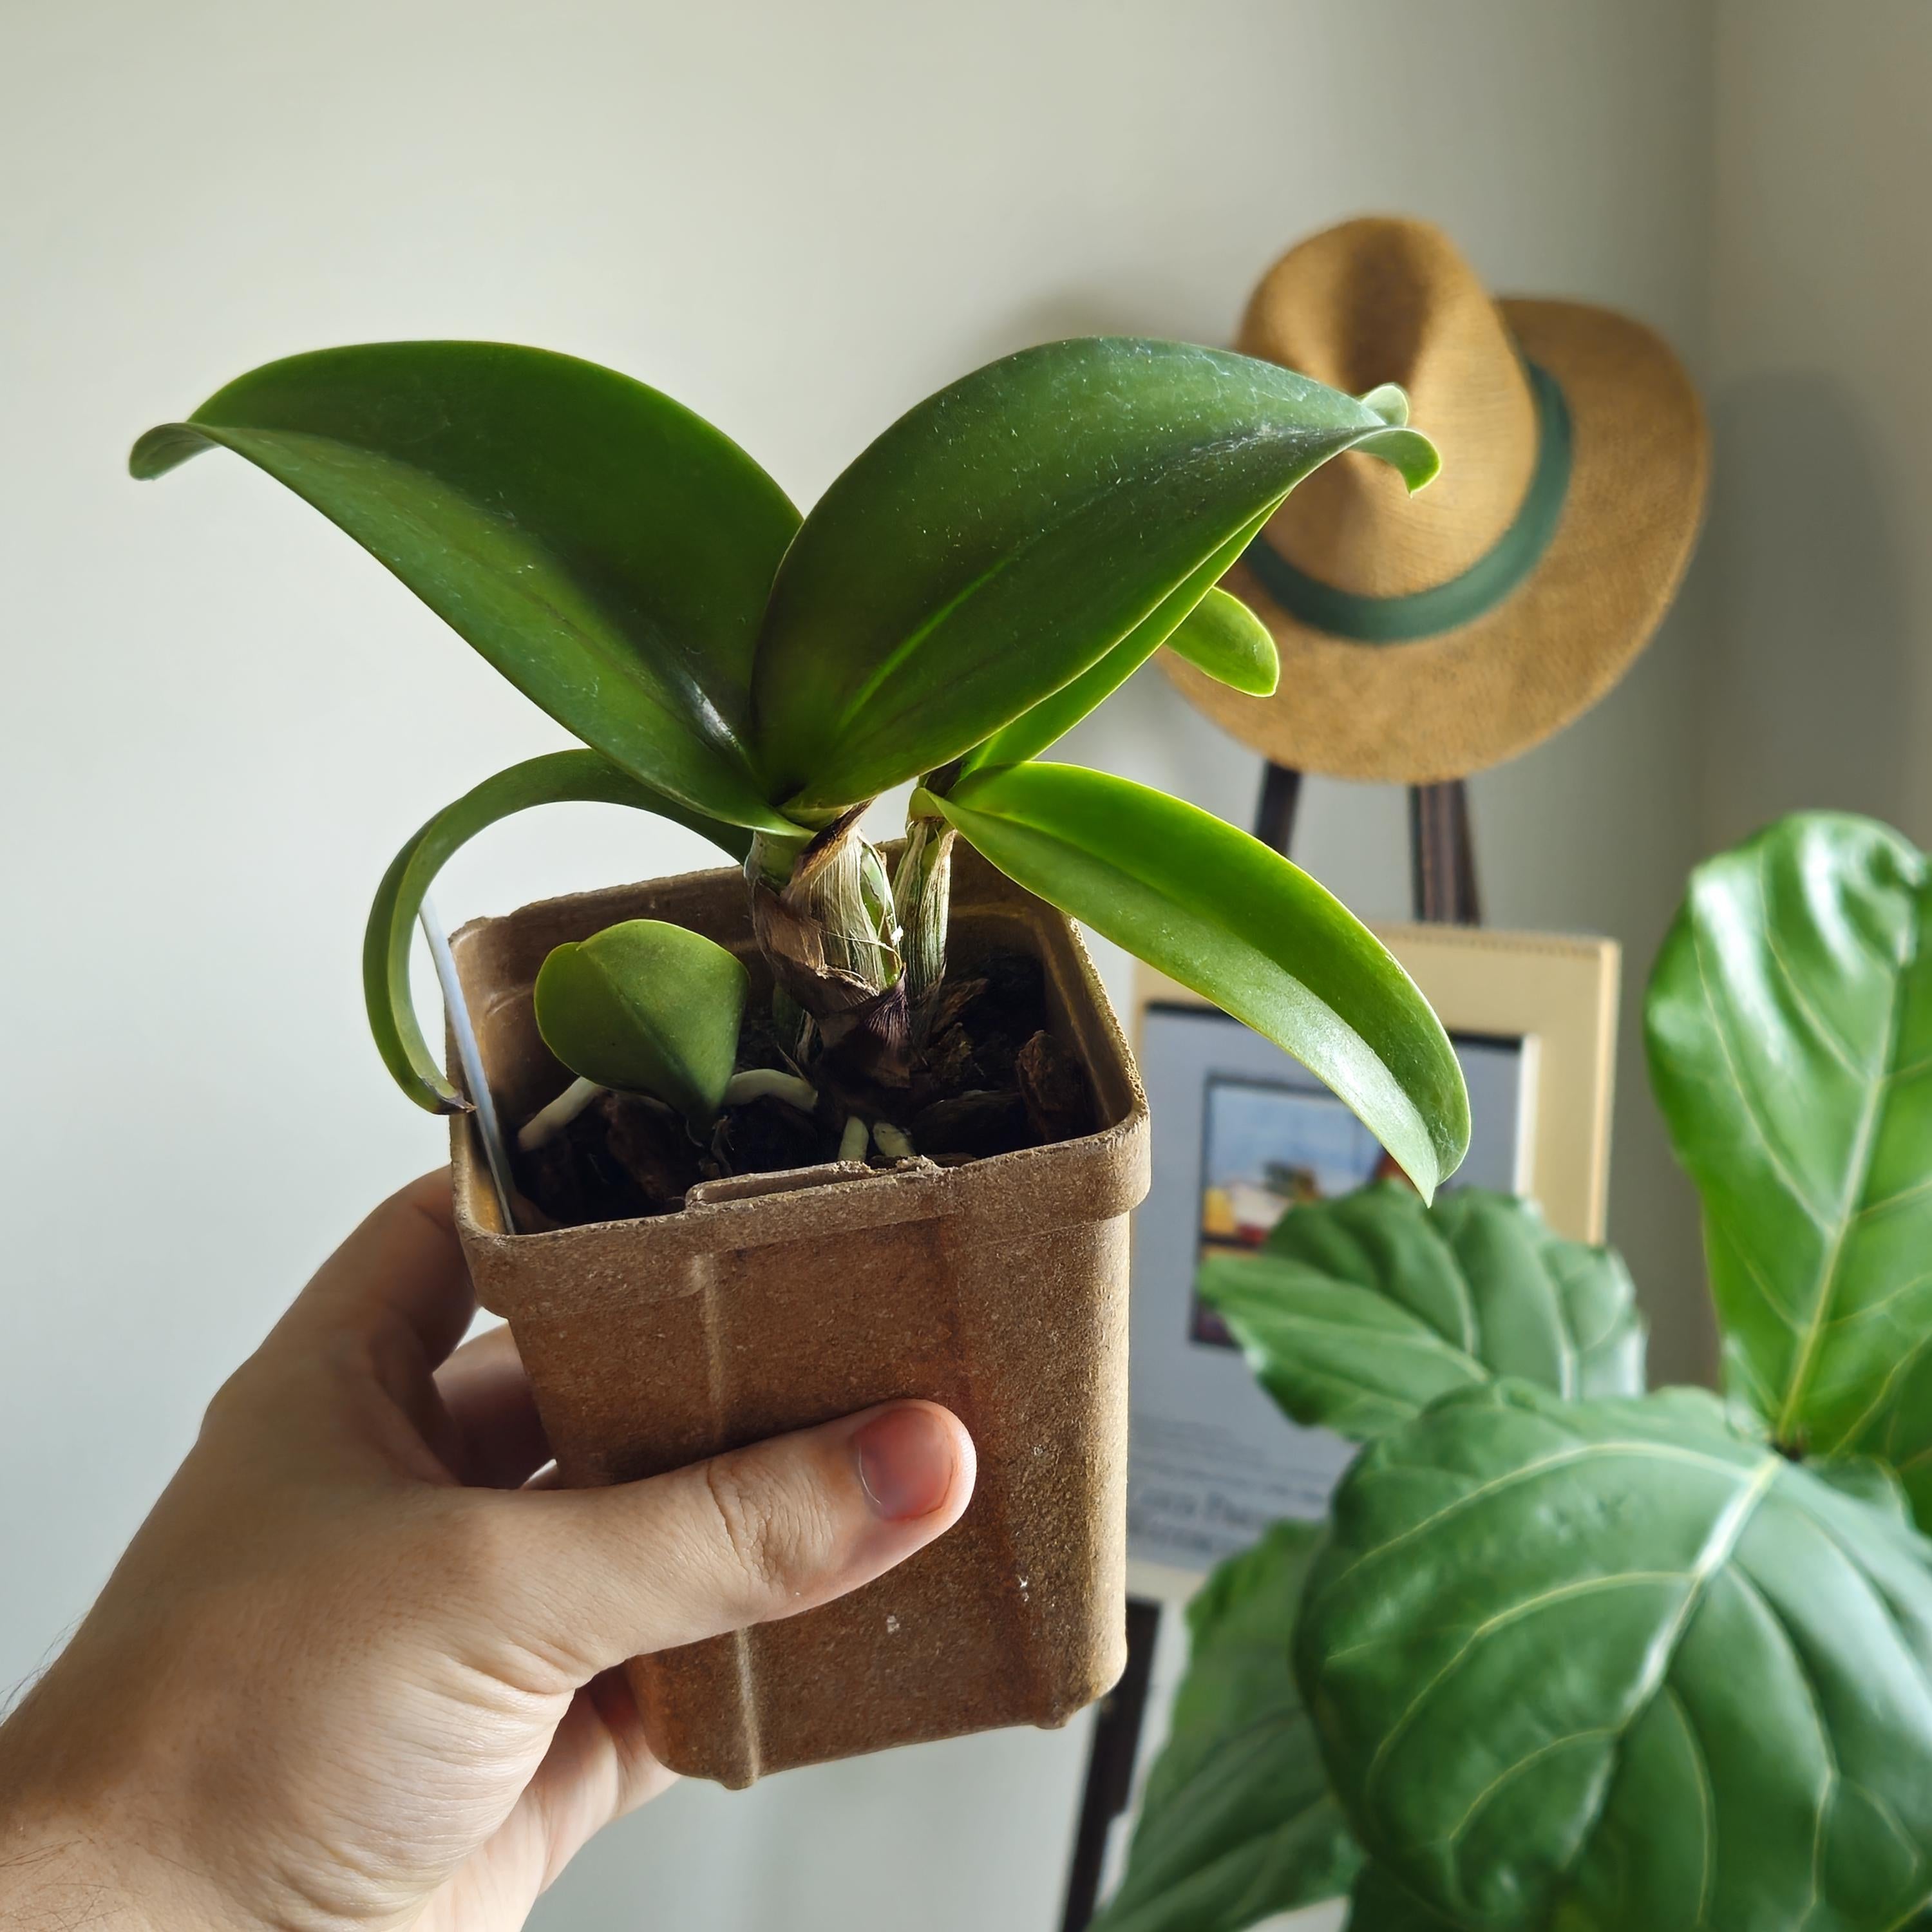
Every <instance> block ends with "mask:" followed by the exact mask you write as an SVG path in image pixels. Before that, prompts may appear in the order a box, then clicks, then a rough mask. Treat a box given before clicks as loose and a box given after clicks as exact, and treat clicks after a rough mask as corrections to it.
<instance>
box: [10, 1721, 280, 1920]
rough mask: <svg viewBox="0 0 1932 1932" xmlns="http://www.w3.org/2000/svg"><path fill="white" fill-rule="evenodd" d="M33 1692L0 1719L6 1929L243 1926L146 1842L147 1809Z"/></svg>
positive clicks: (189, 1872) (177, 1865) (182, 1869)
mask: <svg viewBox="0 0 1932 1932" xmlns="http://www.w3.org/2000/svg"><path fill="white" fill-rule="evenodd" d="M40 1703H41V1700H40V1697H39V1694H38V1693H36V1694H34V1696H32V1697H29V1698H28V1700H27V1702H26V1703H25V1704H24V1705H23V1706H22V1707H21V1709H20V1710H18V1711H17V1712H15V1713H14V1714H13V1716H12V1717H11V1718H9V1719H8V1720H7V1722H6V1723H5V1724H0V1926H5V1927H7V1929H8V1932H187V1928H189V1927H193V1928H195V1932H244V1928H243V1925H242V1921H241V1920H240V1919H239V1918H236V1917H234V1916H233V1915H230V1914H229V1913H227V1912H223V1910H221V1909H220V1903H219V1901H218V1900H217V1899H216V1898H215V1897H214V1895H213V1891H212V1888H211V1887H209V1886H208V1885H204V1884H202V1883H200V1882H198V1878H197V1874H196V1873H194V1872H193V1870H190V1869H189V1868H188V1867H187V1866H185V1865H184V1864H182V1863H181V1861H178V1860H174V1859H170V1858H168V1857H166V1855H163V1854H161V1853H160V1852H156V1851H154V1850H151V1849H149V1848H148V1845H147V1844H146V1843H145V1841H144V1839H143V1838H142V1835H141V1821H142V1815H143V1812H144V1810H145V1806H144V1804H143V1802H142V1799H141V1798H140V1797H139V1796H138V1795H137V1794H136V1793H133V1792H131V1791H130V1792H126V1793H123V1792H120V1791H118V1790H115V1789H113V1788H112V1787H111V1781H108V1782H104V1783H103V1784H102V1788H101V1789H99V1790H95V1789H93V1788H92V1783H93V1781H92V1780H90V1779H89V1778H86V1777H84V1776H83V1775H80V1767H79V1766H78V1764H77V1760H78V1759H80V1758H81V1757H83V1756H84V1755H86V1754H82V1753H80V1752H77V1751H75V1750H74V1748H72V1741H71V1738H70V1737H68V1736H67V1735H66V1733H65V1732H64V1730H63V1728H62V1726H61V1725H60V1723H59V1720H58V1714H55V1713H49V1712H46V1711H45V1710H44V1709H43V1708H39V1707H40Z"/></svg>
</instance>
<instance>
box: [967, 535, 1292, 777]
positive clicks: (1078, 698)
mask: <svg viewBox="0 0 1932 1932" xmlns="http://www.w3.org/2000/svg"><path fill="white" fill-rule="evenodd" d="M1267 520H1268V519H1267V518H1266V517H1258V518H1256V520H1255V521H1254V522H1253V523H1245V524H1244V525H1243V526H1241V529H1238V531H1236V532H1235V535H1233V536H1232V537H1231V538H1229V540H1228V541H1227V542H1226V543H1225V544H1223V545H1222V547H1220V549H1219V550H1217V551H1216V552H1215V553H1214V555H1213V556H1211V557H1210V558H1209V559H1208V561H1207V562H1205V564H1203V565H1202V566H1201V568H1199V570H1197V571H1195V573H1194V574H1193V576H1191V577H1189V578H1188V579H1187V581H1186V582H1185V583H1183V584H1182V585H1181V587H1180V588H1179V589H1178V590H1175V591H1174V592H1172V593H1171V594H1170V595H1169V596H1167V597H1166V598H1164V599H1163V601H1161V603H1160V604H1158V605H1157V607H1156V608H1155V610H1154V613H1153V615H1152V616H1148V617H1144V618H1143V619H1142V620H1141V621H1140V622H1139V623H1138V624H1137V625H1135V627H1134V628H1133V630H1131V631H1129V632H1128V634H1127V636H1126V637H1124V638H1123V639H1122V640H1121V642H1120V643H1118V644H1116V645H1115V646H1114V648H1113V649H1112V650H1111V651H1109V652H1108V653H1107V655H1106V656H1105V657H1103V658H1101V660H1100V662H1099V663H1097V664H1091V665H1089V666H1088V668H1087V669H1086V670H1084V671H1082V673H1080V675H1079V676H1078V677H1076V679H1074V680H1073V682H1072V683H1071V684H1064V685H1061V688H1059V689H1058V691H1055V693H1054V694H1053V695H1052V697H1045V698H1043V699H1041V700H1040V703H1037V704H1036V705H1034V706H1031V708H1030V709H1028V710H1025V711H1023V712H1021V713H1020V715H1019V717H1017V718H1015V719H1014V720H1013V722H1012V723H1011V724H1005V725H1002V726H1001V728H1000V729H999V730H997V731H995V733H993V735H992V736H991V737H990V738H989V739H986V742H984V743H983V744H980V745H976V746H975V747H974V748H973V750H971V751H969V752H968V753H967V754H966V756H965V759H964V760H962V769H965V770H967V771H969V772H971V771H977V770H978V769H980V767H981V766H984V765H1017V764H1019V763H1022V762H1023V761H1024V760H1026V759H1028V758H1037V757H1039V756H1040V753H1041V752H1043V751H1045V750H1046V748H1047V747H1048V746H1049V745H1052V744H1054V743H1056V742H1058V740H1059V739H1061V738H1063V737H1064V736H1066V734H1067V733H1068V732H1069V731H1070V730H1073V727H1074V726H1075V725H1076V724H1079V721H1081V719H1082V718H1085V716H1086V715H1087V714H1088V712H1090V711H1091V710H1093V709H1095V708H1096V707H1097V706H1098V705H1100V703H1103V701H1104V700H1106V699H1107V698H1109V697H1112V695H1113V694H1114V693H1115V691H1118V690H1119V689H1120V688H1121V685H1124V684H1125V683H1126V682H1127V679H1129V678H1130V677H1132V676H1133V674H1134V673H1135V672H1136V671H1137V670H1139V669H1140V667H1141V666H1142V664H1145V663H1146V662H1147V661H1148V658H1151V657H1152V656H1153V655H1154V652H1156V651H1157V650H1159V649H1160V647H1161V646H1162V645H1163V644H1164V643H1174V644H1175V648H1176V649H1182V646H1181V643H1179V642H1178V638H1179V637H1180V634H1181V633H1182V632H1185V631H1190V628H1191V627H1192V626H1193V620H1194V618H1195V616H1196V615H1197V614H1198V613H1199V611H1200V610H1201V608H1202V605H1203V604H1206V603H1207V602H1208V601H1210V600H1211V599H1214V598H1225V599H1226V601H1227V602H1229V603H1230V604H1234V605H1235V608H1236V609H1238V610H1241V611H1242V612H1243V613H1244V614H1247V606H1246V605H1245V604H1242V603H1241V601H1240V600H1239V599H1238V598H1233V597H1229V596H1228V595H1227V593H1226V592H1225V591H1221V590H1217V589H1214V587H1213V586H1214V583H1215V581H1216V580H1217V579H1218V578H1219V577H1222V576H1223V575H1224V574H1226V571H1227V570H1228V568H1229V566H1230V565H1232V564H1233V563H1234V562H1235V560H1236V559H1237V558H1238V557H1239V556H1240V555H1241V553H1242V551H1243V550H1245V549H1247V547H1248V545H1249V544H1250V542H1252V541H1253V539H1254V536H1255V533H1256V532H1257V531H1258V530H1259V529H1260V528H1261V526H1262V524H1263V523H1265V522H1266V521H1267ZM1249 621H1250V622H1251V623H1253V624H1254V625H1255V626H1256V628H1257V629H1261V630H1262V635H1263V636H1264V637H1267V640H1268V657H1269V661H1270V662H1271V664H1274V665H1275V666H1276V672H1277V673H1278V671H1279V668H1280V666H1279V662H1278V660H1277V658H1276V655H1275V648H1274V638H1273V637H1268V634H1267V632H1266V631H1265V629H1262V625H1261V624H1260V622H1259V619H1256V618H1254V617H1253V616H1251V615H1250V617H1249ZM1203 628H1204V629H1205V630H1211V631H1214V633H1216V634H1217V636H1225V635H1226V634H1228V633H1230V632H1232V631H1233V629H1234V628H1235V627H1234V625H1232V623H1231V622H1220V623H1217V622H1215V620H1214V617H1213V616H1210V617H1209V618H1208V619H1205V620H1204V625H1203ZM1212 647H1213V645H1212V640H1203V641H1202V643H1201V645H1200V648H1202V649H1204V650H1209V651H1211V649H1212ZM1183 654H1184V655H1187V652H1185V651H1184V652H1183ZM1224 655H1225V652H1224ZM1274 674H1275V673H1271V682H1270V685H1269V688H1270V689H1271V690H1272V689H1273V688H1274V685H1273V681H1272V680H1273V676H1274Z"/></svg>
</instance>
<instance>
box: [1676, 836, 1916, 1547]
mask: <svg viewBox="0 0 1932 1932" xmlns="http://www.w3.org/2000/svg"><path fill="white" fill-rule="evenodd" d="M1928 942H1932V868H1928V865H1927V859H1926V857H1925V855H1924V853H1921V852H1920V851H1919V850H1917V848H1916V847H1914V846H1913V845H1912V844H1910V843H1909V841H1907V840H1906V839H1904V838H1901V837H1900V835H1899V834H1898V833H1897V832H1894V831H1892V830H1891V829H1890V828H1889V827H1888V826H1883V825H1879V824H1878V823H1875V822H1874V821H1873V820H1870V819H1867V818H1858V817H1852V816H1851V815H1849V814H1843V813H1837V812H1817V813H1808V814H1802V815H1800V816H1799V817H1792V818H1787V819H1784V820H1781V821H1780V822H1779V823H1777V824H1775V825H1773V826H1771V827H1770V828H1769V829H1767V830H1766V831H1764V832H1760V833H1759V834H1758V835H1757V837H1755V838H1752V839H1751V840H1750V841H1748V842H1747V843H1746V844H1743V845H1742V846H1740V847H1739V848H1738V849H1737V850H1736V851H1733V852H1727V853H1724V854H1722V855H1721V856H1719V857H1718V858H1715V859H1712V860H1711V861H1710V862H1709V863H1708V864H1706V865H1703V866H1700V868H1698V870H1697V873H1696V874H1694V877H1692V880H1691V891H1690V894H1689V896H1688V898H1687V899H1686V900H1685V904H1684V907H1683V910H1682V912H1681V913H1679V916H1678V919H1677V922H1676V925H1675V926H1673V928H1672V929H1671V932H1670V937H1669V938H1668V939H1667V941H1665V943H1664V950H1663V952H1662V953H1661V955H1660V956H1659V957H1658V962H1657V966H1656V970H1655V973H1654V974H1652V979H1651V984H1650V992H1649V998H1648V1001H1647V1003H1646V1008H1645V1024H1646V1034H1647V1037H1648V1040H1649V1050H1650V1063H1651V1077H1652V1084H1653V1085H1654V1086H1655V1089H1656V1091H1657V1097H1658V1104H1659V1105H1660V1106H1661V1108H1662V1109H1663V1112H1664V1121H1665V1124H1666V1125H1667V1127H1669V1129H1670V1137H1671V1142H1672V1144H1673V1146H1674V1147H1675V1148H1676V1152H1677V1157H1678V1159H1679V1160H1680V1161H1682V1163H1683V1164H1684V1166H1685V1169H1686V1170H1687V1171H1688V1172H1689V1174H1690V1175H1691V1179H1692V1180H1693V1181H1695V1182H1696V1184H1697V1191H1698V1193H1699V1195H1700V1196H1701V1198H1702V1199H1703V1208H1704V1232H1705V1249H1706V1256H1707V1257H1708V1259H1709V1267H1710V1271H1711V1292H1712V1296H1713V1298H1714V1299H1715V1301H1716V1304H1717V1309H1718V1321H1719V1323H1720V1325H1721V1328H1722V1330H1723V1334H1724V1371H1725V1379H1726V1384H1727V1388H1728V1390H1729V1391H1730V1394H1732V1395H1733V1397H1736V1399H1738V1400H1740V1401H1742V1402H1745V1403H1748V1404H1749V1405H1750V1406H1751V1407H1752V1408H1753V1409H1754V1410H1755V1411H1756V1412H1757V1414H1758V1415H1760V1416H1762V1417H1763V1419H1764V1422H1765V1424H1766V1427H1767V1428H1768V1429H1769V1430H1770V1432H1771V1434H1772V1437H1773V1439H1775V1441H1776V1442H1778V1444H1779V1445H1781V1447H1783V1448H1786V1449H1787V1450H1790V1451H1794V1452H1798V1453H1803V1452H1805V1451H1832V1452H1840V1453H1843V1454H1853V1455H1856V1454H1867V1455H1872V1456H1876V1457H1881V1458H1882V1459H1883V1460H1885V1461H1886V1462H1888V1463H1891V1465H1892V1466H1894V1467H1895V1468H1896V1469H1897V1470H1898V1471H1899V1472H1900V1475H1901V1477H1902V1478H1903V1481H1904V1483H1905V1487H1906V1491H1907V1493H1909V1495H1910V1496H1911V1497H1912V1502H1913V1505H1914V1507H1915V1509H1916V1510H1917V1511H1918V1517H1919V1520H1920V1522H1921V1523H1927V1522H1932V943H1928Z"/></svg>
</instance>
